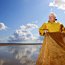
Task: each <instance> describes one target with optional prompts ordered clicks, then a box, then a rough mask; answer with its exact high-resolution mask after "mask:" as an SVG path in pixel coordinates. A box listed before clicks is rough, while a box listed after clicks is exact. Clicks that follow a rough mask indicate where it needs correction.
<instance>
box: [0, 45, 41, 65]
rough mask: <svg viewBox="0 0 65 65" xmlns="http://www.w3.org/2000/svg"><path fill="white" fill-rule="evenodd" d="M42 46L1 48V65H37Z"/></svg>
mask: <svg viewBox="0 0 65 65" xmlns="http://www.w3.org/2000/svg"><path fill="white" fill-rule="evenodd" d="M40 46H41V45H19V46H0V65H35V62H36V59H37V56H38V54H39V50H40V48H41V47H40Z"/></svg>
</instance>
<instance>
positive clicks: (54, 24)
mask: <svg viewBox="0 0 65 65" xmlns="http://www.w3.org/2000/svg"><path fill="white" fill-rule="evenodd" d="M64 31H65V27H64V26H63V25H62V24H61V23H60V22H58V21H57V19H56V14H55V13H53V12H51V13H50V15H49V21H48V22H47V23H46V22H45V23H44V24H43V25H42V26H41V27H40V28H39V33H40V35H41V36H43V35H44V34H45V33H46V32H64Z"/></svg>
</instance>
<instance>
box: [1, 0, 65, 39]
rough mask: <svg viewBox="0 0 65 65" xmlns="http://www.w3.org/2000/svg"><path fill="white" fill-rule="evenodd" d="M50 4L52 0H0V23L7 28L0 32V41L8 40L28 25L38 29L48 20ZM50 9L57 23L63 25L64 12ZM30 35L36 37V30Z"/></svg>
mask: <svg viewBox="0 0 65 65" xmlns="http://www.w3.org/2000/svg"><path fill="white" fill-rule="evenodd" d="M50 2H53V0H0V23H4V24H5V25H6V26H7V29H6V30H1V31H0V40H6V39H8V38H9V36H11V35H13V34H14V33H15V31H16V30H17V29H19V28H20V26H22V25H27V24H28V23H30V24H36V25H37V26H38V27H40V26H41V25H42V23H44V22H46V21H47V20H48V14H49V13H50V12H51V7H50V6H49V3H50ZM52 9H53V11H54V12H55V13H56V14H57V19H58V21H61V22H62V23H63V24H65V21H64V20H65V13H64V10H61V9H58V8H57V7H52ZM32 34H33V35H34V36H35V37H36V36H37V35H38V29H35V30H32ZM38 36H39V35H38ZM17 39H18V38H17Z"/></svg>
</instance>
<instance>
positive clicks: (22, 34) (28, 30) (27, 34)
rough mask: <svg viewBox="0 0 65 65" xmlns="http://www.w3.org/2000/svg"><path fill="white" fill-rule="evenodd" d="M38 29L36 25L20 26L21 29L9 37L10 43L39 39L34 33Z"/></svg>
mask: <svg viewBox="0 0 65 65" xmlns="http://www.w3.org/2000/svg"><path fill="white" fill-rule="evenodd" d="M36 28H38V26H37V25H36V24H26V25H22V26H20V28H19V29H17V30H16V31H15V33H14V34H13V35H12V36H10V37H9V42H19V41H29V40H32V41H33V40H35V39H37V38H36V37H35V36H34V35H33V33H32V31H34V29H36Z"/></svg>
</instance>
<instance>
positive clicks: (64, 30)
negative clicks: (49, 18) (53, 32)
mask: <svg viewBox="0 0 65 65" xmlns="http://www.w3.org/2000/svg"><path fill="white" fill-rule="evenodd" d="M61 32H64V33H65V27H64V25H63V24H61Z"/></svg>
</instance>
